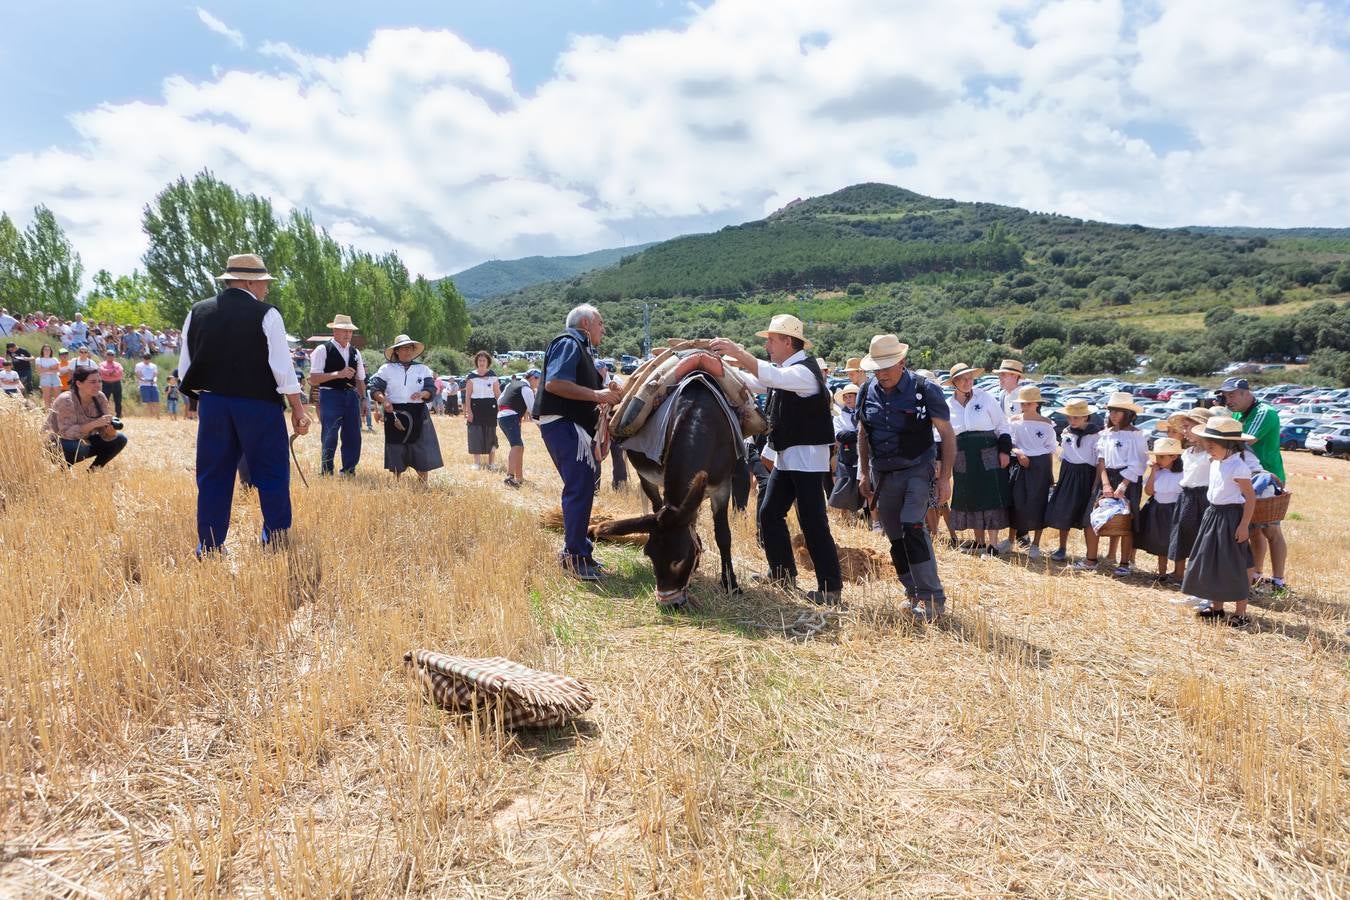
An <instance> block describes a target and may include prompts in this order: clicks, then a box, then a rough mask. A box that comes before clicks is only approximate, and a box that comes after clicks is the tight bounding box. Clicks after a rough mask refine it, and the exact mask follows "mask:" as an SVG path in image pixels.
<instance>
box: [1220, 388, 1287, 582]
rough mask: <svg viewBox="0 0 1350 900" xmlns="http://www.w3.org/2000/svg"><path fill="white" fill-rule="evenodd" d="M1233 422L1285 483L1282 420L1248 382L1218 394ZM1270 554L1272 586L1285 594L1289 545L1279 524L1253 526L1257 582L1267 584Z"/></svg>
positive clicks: (1263, 463) (1266, 468) (1253, 554)
mask: <svg viewBox="0 0 1350 900" xmlns="http://www.w3.org/2000/svg"><path fill="white" fill-rule="evenodd" d="M1216 393H1217V396H1218V398H1219V400H1221V401H1222V402H1223V405H1224V406H1226V407H1228V410H1229V413H1230V414H1231V415H1232V417H1233V418H1234V419H1237V420H1238V421H1239V422H1241V423H1242V430H1243V431H1244V432H1245V433H1247V434H1249V435H1251V436H1252V441H1251V445H1252V446H1251V450H1252V453H1253V454H1255V455H1256V458H1257V460H1258V461H1259V462H1260V463H1261V467H1262V468H1263V469H1265V470H1266V471H1267V472H1269V473H1270V474H1272V475H1274V476H1275V477H1276V478H1278V479H1279V480H1280V484H1284V482H1285V477H1286V476H1285V473H1284V455H1283V453H1282V452H1281V451H1280V416H1279V413H1277V412H1276V411H1275V407H1273V406H1271V405H1270V404H1268V403H1263V402H1261V401H1260V400H1257V399H1256V395H1255V394H1253V393H1252V390H1251V384H1250V383H1249V382H1248V381H1247V379H1245V378H1236V377H1235V378H1229V379H1227V380H1225V381H1224V383H1223V384H1221V385H1219V389H1218V391H1217V392H1216ZM1267 549H1269V551H1270V574H1271V577H1270V585H1271V586H1272V587H1273V589H1274V590H1275V591H1276V592H1280V591H1283V590H1284V589H1285V586H1284V566H1285V563H1286V562H1287V561H1288V559H1289V545H1288V544H1287V543H1285V540H1284V531H1283V529H1281V528H1280V523H1279V522H1254V523H1252V557H1253V558H1254V559H1255V560H1256V565H1255V568H1256V572H1257V574H1258V578H1257V582H1258V583H1260V582H1261V581H1263V580H1264V578H1263V577H1260V572H1261V570H1262V569H1264V568H1265V562H1266V551H1267Z"/></svg>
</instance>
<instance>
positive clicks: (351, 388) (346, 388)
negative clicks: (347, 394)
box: [319, 384, 356, 391]
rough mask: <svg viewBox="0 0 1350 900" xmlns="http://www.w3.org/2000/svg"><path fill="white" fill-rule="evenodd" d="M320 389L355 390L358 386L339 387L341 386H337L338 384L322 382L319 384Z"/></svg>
mask: <svg viewBox="0 0 1350 900" xmlns="http://www.w3.org/2000/svg"><path fill="white" fill-rule="evenodd" d="M319 390H321V391H354V390H356V388H355V387H339V386H337V385H327V384H321V385H319Z"/></svg>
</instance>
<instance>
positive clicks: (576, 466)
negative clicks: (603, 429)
mask: <svg viewBox="0 0 1350 900" xmlns="http://www.w3.org/2000/svg"><path fill="white" fill-rule="evenodd" d="M539 434H540V436H541V437H543V439H544V446H545V447H547V448H548V455H549V456H550V457H552V458H553V465H554V466H555V467H556V468H557V470H558V474H559V475H561V476H562V482H563V490H562V514H563V555H564V556H565V557H566V561H567V562H570V563H576V562H580V561H583V560H589V559H591V558H592V556H591V554H592V553H593V552H594V549H595V548H594V547H593V546H592V544H591V539H590V537H588V536H587V534H586V532H587V529H589V528H590V525H591V507H592V506H593V505H594V504H595V486H596V469H595V468H592V466H591V465H588V464H587V463H586V456H582V454H583V453H584V454H586V455H587V456H589V455H590V453H591V448H590V447H589V446H585V447H583V446H582V445H581V440H580V437H579V436H578V435H577V427H576V425H574V424H573V423H571V422H569V421H568V420H567V419H558V420H557V421H556V422H549V423H548V424H547V425H540V426H539ZM579 457H580V458H579ZM590 459H591V462H592V463H594V461H595V458H594V457H593V456H591V457H590Z"/></svg>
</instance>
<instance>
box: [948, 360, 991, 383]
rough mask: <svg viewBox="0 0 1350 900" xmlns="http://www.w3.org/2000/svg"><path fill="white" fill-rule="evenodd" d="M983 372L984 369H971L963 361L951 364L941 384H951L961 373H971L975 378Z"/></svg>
mask: <svg viewBox="0 0 1350 900" xmlns="http://www.w3.org/2000/svg"><path fill="white" fill-rule="evenodd" d="M983 374H984V369H972V368H971V367H970V366H968V365H966V364H965V363H963V362H960V363H956V364H955V365H954V366H952V370H951V371H950V372H948V373H947V380H946V381H945V382H943V384H952V383H953V382H955V381H956V379H957V378H959V377H960V376H962V375H971V376H973V377H975V378H979V377H980V376H981V375H983Z"/></svg>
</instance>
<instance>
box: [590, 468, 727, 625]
mask: <svg viewBox="0 0 1350 900" xmlns="http://www.w3.org/2000/svg"><path fill="white" fill-rule="evenodd" d="M707 488H708V473H707V472H699V473H698V474H697V475H695V476H694V478H693V480H692V481H690V482H689V488H688V490H687V491H686V492H685V495H684V499H683V500H681V501H680V502H679V505H677V506H671V505H670V504H669V503H667V504H666V505H665V506H662V507H661V508H660V509H659V510H657V511H656V512H655V513H651V514H648V515H645V516H636V517H634V518H631V519H620V520H618V521H616V522H611V523H609V524H608V525H604V526H601V528H600V529H599V534H600V536H601V537H618V536H619V535H623V534H646V535H648V537H647V546H646V549H644V550H643V552H644V553H646V554H647V557H648V558H649V559H651V561H652V569H653V570H654V571H655V573H656V599H657V602H659V603H660V604H661V605H662V606H679V605H681V604H683V603H684V602H685V601H686V600H687V599H688V589H689V579H690V577H692V576H693V574H694V570H695V569H697V568H698V559H699V556H700V555H702V553H703V543H702V542H701V541H700V540H699V537H698V531H697V530H696V529H695V524H696V522H697V520H698V507H699V504H700V503H702V502H703V495H704V493H705V492H706V490H707Z"/></svg>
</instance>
